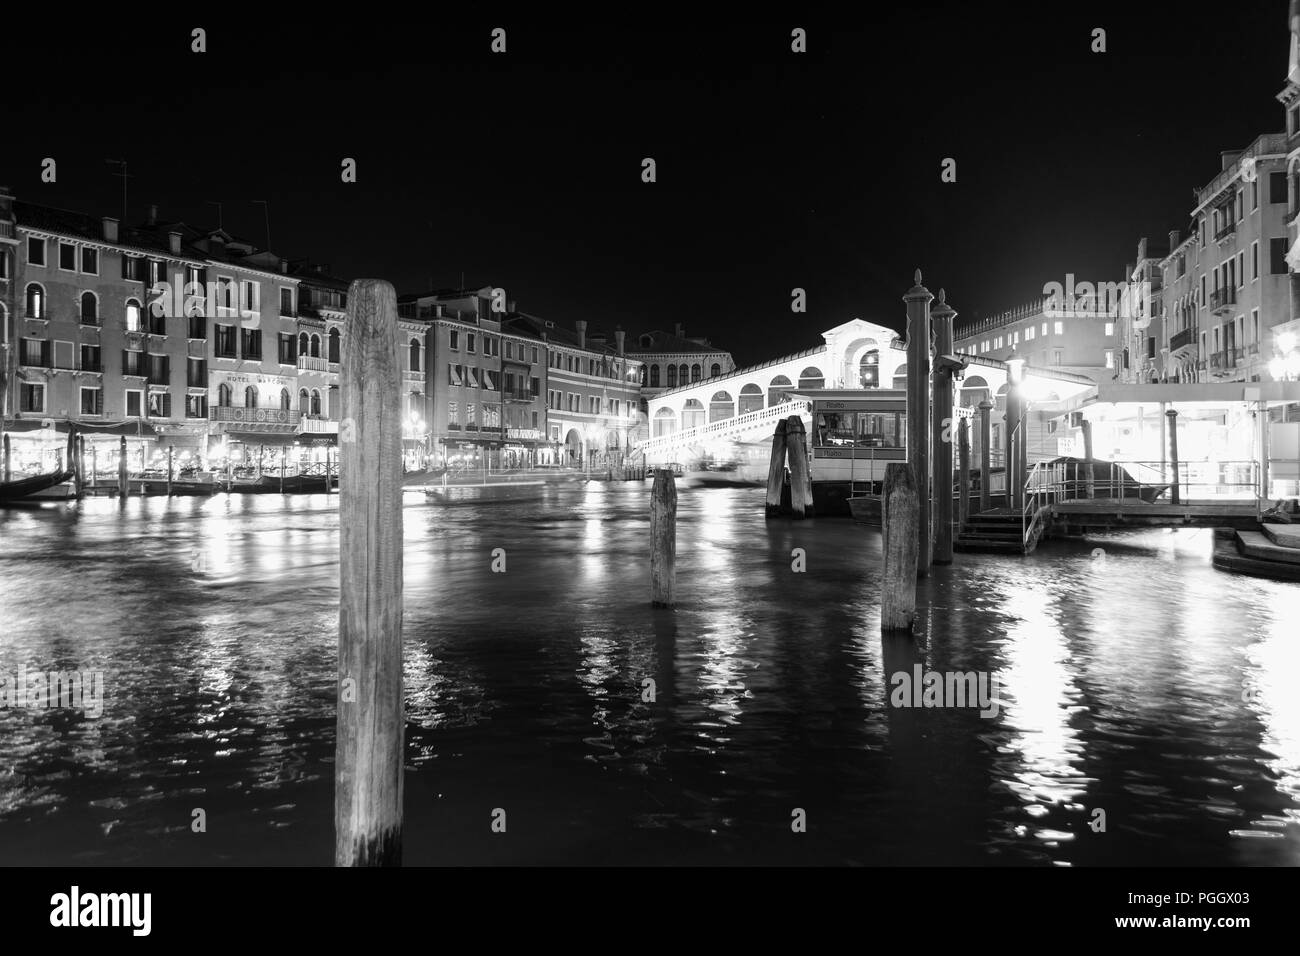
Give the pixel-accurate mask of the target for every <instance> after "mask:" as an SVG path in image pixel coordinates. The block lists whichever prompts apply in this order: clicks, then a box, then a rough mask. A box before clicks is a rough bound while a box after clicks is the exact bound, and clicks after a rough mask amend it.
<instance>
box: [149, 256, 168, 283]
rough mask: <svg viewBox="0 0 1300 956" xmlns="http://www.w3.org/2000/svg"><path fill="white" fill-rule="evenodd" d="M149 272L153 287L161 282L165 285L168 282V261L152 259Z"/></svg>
mask: <svg viewBox="0 0 1300 956" xmlns="http://www.w3.org/2000/svg"><path fill="white" fill-rule="evenodd" d="M148 272H149V285H150V287H151V288H152V287H153V286H156V285H158V284H159V283H162V284H163V285H166V284H167V263H165V262H163V261H162V260H161V259H150V260H149V266H148Z"/></svg>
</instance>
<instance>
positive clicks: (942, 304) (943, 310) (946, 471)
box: [930, 289, 957, 564]
mask: <svg viewBox="0 0 1300 956" xmlns="http://www.w3.org/2000/svg"><path fill="white" fill-rule="evenodd" d="M947 298H948V296H947V293H946V292H945V291H944V290H943V289H940V290H939V304H938V305H937V306H935V308H934V309H932V310H931V312H930V319H931V321H932V322H933V324H934V354H935V357H936V358H938V357H939V356H942V355H951V354H953V348H952V320H953V318H954V317H955V316H956V315H957V311H956V310H955V309H954V308H952V307H951V306H950V305H948V301H947ZM933 374H934V406H933V430H932V432H931V437H932V438H933V440H934V458H933V462H934V465H933V468H934V553H933V555H932V560H933V562H934V563H935V564H952V444H953V439H954V437H955V435H956V431H957V428H956V424H957V423H956V422H954V421H953V415H954V412H953V407H952V406H953V400H952V393H953V386H952V374H953V373H952V372H951V371H950V370H948V369H946V368H944V369H943V370H941V371H937V372H934V373H933Z"/></svg>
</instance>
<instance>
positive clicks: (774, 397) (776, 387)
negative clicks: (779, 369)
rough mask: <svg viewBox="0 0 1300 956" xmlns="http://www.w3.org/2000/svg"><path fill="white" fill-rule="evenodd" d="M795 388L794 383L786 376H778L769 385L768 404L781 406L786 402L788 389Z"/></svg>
mask: <svg viewBox="0 0 1300 956" xmlns="http://www.w3.org/2000/svg"><path fill="white" fill-rule="evenodd" d="M792 388H794V383H793V382H791V381H790V380H789V379H788V378H786V377H785V376H784V375H778V376H776V378H774V379H772V381H771V382H770V383H769V384H768V387H767V404H768V405H779V404H781V403H782V402H784V401H785V400H786V396H785V393H786V389H792Z"/></svg>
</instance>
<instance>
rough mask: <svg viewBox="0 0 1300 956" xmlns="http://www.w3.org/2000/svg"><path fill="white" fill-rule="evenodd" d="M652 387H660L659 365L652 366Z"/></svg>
mask: <svg viewBox="0 0 1300 956" xmlns="http://www.w3.org/2000/svg"><path fill="white" fill-rule="evenodd" d="M650 387H651V388H658V387H659V365H658V364H657V363H656V364H654V365H651V366H650Z"/></svg>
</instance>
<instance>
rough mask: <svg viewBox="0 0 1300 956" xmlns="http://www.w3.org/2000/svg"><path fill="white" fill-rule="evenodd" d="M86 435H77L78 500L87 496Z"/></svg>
mask: <svg viewBox="0 0 1300 956" xmlns="http://www.w3.org/2000/svg"><path fill="white" fill-rule="evenodd" d="M87 483H88V479H87V477H86V436H85V435H78V436H77V500H78V501H80V500H81V499H82V498H84V497H86V485H87Z"/></svg>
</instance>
